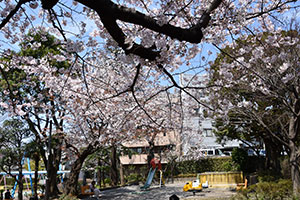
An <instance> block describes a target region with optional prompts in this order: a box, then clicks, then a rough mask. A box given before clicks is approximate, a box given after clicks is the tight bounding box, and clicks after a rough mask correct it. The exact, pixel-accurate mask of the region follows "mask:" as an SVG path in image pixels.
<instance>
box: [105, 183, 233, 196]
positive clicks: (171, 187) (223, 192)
mask: <svg viewBox="0 0 300 200" xmlns="http://www.w3.org/2000/svg"><path fill="white" fill-rule="evenodd" d="M184 184H185V183H174V184H166V185H165V186H163V187H159V186H156V185H153V186H151V187H150V188H149V189H147V190H141V189H140V187H141V186H142V185H132V186H125V187H120V188H116V189H109V190H105V191H102V192H101V194H102V196H101V198H100V199H103V200H104V199H113V200H121V199H122V200H151V199H153V200H154V199H155V200H168V199H169V198H170V196H172V195H173V194H175V195H177V196H178V197H179V198H180V200H198V199H201V200H215V199H226V198H228V199H229V198H230V197H231V196H232V195H234V194H235V192H233V191H230V190H229V189H221V188H207V189H203V191H201V192H198V193H196V194H195V195H193V193H192V192H183V190H182V188H183V186H184Z"/></svg>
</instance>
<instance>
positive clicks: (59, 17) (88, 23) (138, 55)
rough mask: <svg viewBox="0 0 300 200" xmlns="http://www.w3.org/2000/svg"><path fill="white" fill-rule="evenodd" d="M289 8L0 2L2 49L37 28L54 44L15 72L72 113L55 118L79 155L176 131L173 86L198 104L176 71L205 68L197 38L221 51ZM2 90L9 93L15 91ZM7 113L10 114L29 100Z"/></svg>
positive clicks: (282, 2)
mask: <svg viewBox="0 0 300 200" xmlns="http://www.w3.org/2000/svg"><path fill="white" fill-rule="evenodd" d="M295 2H296V1H295V0H266V1H252V0H247V1H230V0H224V1H222V0H202V1H198V0H197V1H192V0H186V1H182V0H176V1H169V0H164V1H158V0H139V1H137V0H135V1H132V0H122V1H111V0H101V1H95V0H84V1H82V0H79V1H58V0H48V1H46V0H41V1H38V0H19V1H14V2H13V1H9V0H7V1H3V2H1V3H0V6H1V8H2V11H1V15H0V21H1V22H0V34H2V35H3V36H4V37H2V38H3V40H1V41H0V45H1V48H2V49H3V52H2V54H4V55H5V54H7V53H8V52H9V51H11V49H13V48H17V47H16V46H15V45H16V44H19V43H20V42H21V41H22V40H23V39H24V34H27V33H28V31H29V32H35V31H39V30H41V29H42V30H44V31H46V32H49V33H51V34H54V35H55V36H56V37H57V38H60V39H61V42H60V45H62V46H63V49H61V52H60V55H57V54H51V53H49V54H47V55H43V58H39V59H31V60H28V63H27V64H26V65H18V67H19V68H22V70H26V72H28V73H29V74H30V73H36V74H39V75H38V76H39V79H40V80H41V81H43V83H44V84H45V88H48V89H49V90H48V91H49V98H50V97H51V98H54V97H57V96H59V97H60V98H59V100H60V102H61V103H62V104H60V105H65V107H64V109H66V110H67V111H68V116H65V113H64V116H61V117H64V118H63V119H64V120H66V121H67V124H68V126H69V127H68V128H67V129H63V130H64V131H65V132H68V134H69V135H68V136H66V143H67V144H71V145H74V146H76V145H78V146H77V147H76V148H79V145H80V146H84V145H83V144H85V146H86V147H88V144H90V143H91V142H92V143H93V142H99V143H100V144H101V143H104V144H110V143H112V142H113V141H114V140H115V139H116V138H117V140H118V141H122V140H125V139H130V138H136V137H138V136H137V135H138V133H137V131H136V128H134V127H142V126H145V127H147V128H155V129H164V128H168V127H170V126H172V125H174V126H175V127H176V126H177V125H178V124H179V123H176V122H178V115H179V114H182V113H180V112H179V111H178V110H179V109H176V103H175V102H176V101H173V100H171V99H173V96H172V89H174V88H178V89H180V90H181V91H182V92H183V93H186V94H188V95H189V96H191V98H192V99H193V100H194V101H196V103H200V104H203V103H202V102H201V101H199V100H198V99H197V97H193V95H192V94H191V93H190V92H189V91H188V89H189V88H190V86H180V84H179V83H178V79H177V75H178V74H179V73H186V72H191V71H193V70H196V71H199V68H201V67H202V66H203V65H206V63H204V64H203V63H200V64H199V65H198V64H197V66H191V64H190V63H191V60H192V59H193V58H195V57H196V56H198V55H200V54H201V52H202V51H203V50H205V49H202V47H203V44H201V41H203V42H206V43H210V44H215V45H216V46H218V45H223V44H227V42H228V41H230V39H228V37H230V36H232V37H234V36H236V35H239V34H243V32H244V31H245V30H248V29H250V30H258V29H267V28H270V27H272V23H271V21H270V19H271V18H277V17H278V15H283V14H284V13H285V12H286V11H290V10H291V9H292V8H293V7H297V6H298V5H297V4H296V3H295ZM34 45H39V43H35V44H34ZM21 58H22V57H15V58H14V62H15V63H20V62H19V61H18V59H21ZM107 58H108V59H107ZM51 59H54V60H57V61H58V62H64V61H66V60H68V63H70V66H68V68H60V69H59V71H57V70H56V69H54V68H53V67H51ZM203 60H204V61H206V58H205V57H204V58H203ZM182 65H184V66H187V68H180V66H182ZM189 66H190V67H189ZM206 66H207V65H206ZM200 70H201V69H200ZM190 89H191V88H190ZM192 89H202V88H201V87H199V88H195V87H193V88H192ZM6 92H7V94H8V95H13V91H12V90H8V91H6ZM3 106H6V107H7V108H8V109H10V110H11V111H12V112H16V110H18V108H25V106H28V107H30V106H32V102H27V104H26V105H25V104H24V103H22V102H14V104H3ZM45 108H46V107H45ZM21 111H22V112H21V113H19V114H22V115H24V114H25V113H26V110H24V109H22V110H21ZM24 112H25V113H24ZM52 116H53V115H52ZM132 119H134V120H132ZM54 123H55V121H54ZM57 124H58V125H59V123H57ZM48 128H49V127H48ZM57 130H60V129H57ZM66 130H68V131H66ZM72 133H73V134H72ZM123 133H124V134H123ZM93 138H97V140H93ZM95 145H96V144H95ZM96 146H97V145H96ZM74 149H75V147H74ZM79 149H80V148H79Z"/></svg>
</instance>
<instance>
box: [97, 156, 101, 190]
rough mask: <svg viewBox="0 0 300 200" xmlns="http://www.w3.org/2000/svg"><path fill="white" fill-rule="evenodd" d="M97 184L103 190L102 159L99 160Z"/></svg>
mask: <svg viewBox="0 0 300 200" xmlns="http://www.w3.org/2000/svg"><path fill="white" fill-rule="evenodd" d="M97 184H98V185H99V186H100V188H101V160H100V158H98V169H97Z"/></svg>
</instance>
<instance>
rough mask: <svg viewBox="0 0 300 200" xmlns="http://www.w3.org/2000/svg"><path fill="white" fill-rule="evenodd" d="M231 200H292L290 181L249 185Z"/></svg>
mask: <svg viewBox="0 0 300 200" xmlns="http://www.w3.org/2000/svg"><path fill="white" fill-rule="evenodd" d="M232 199H251V200H252V199H256V200H277V199H294V197H293V191H292V181H291V180H285V179H284V180H283V179H281V180H278V181H274V182H260V183H257V184H255V185H251V186H250V187H249V188H248V189H247V190H243V191H240V192H239V194H238V195H236V196H234V197H233V198H232Z"/></svg>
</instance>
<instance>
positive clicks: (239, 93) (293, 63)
mask: <svg viewBox="0 0 300 200" xmlns="http://www.w3.org/2000/svg"><path fill="white" fill-rule="evenodd" d="M299 47H300V45H299V32H298V31H296V30H291V31H282V30H277V31H275V32H272V33H266V32H264V33H257V34H254V35H251V36H248V37H244V38H239V39H238V40H237V41H236V42H235V43H234V44H232V45H231V46H229V47H228V48H225V49H223V50H222V51H223V53H222V56H220V57H219V59H218V60H217V63H218V64H217V65H216V66H215V67H214V68H212V69H211V73H212V79H213V80H214V81H213V83H214V84H215V86H216V87H214V89H213V90H212V91H211V103H212V105H214V108H215V114H216V116H218V117H221V118H222V119H223V121H224V124H225V125H226V124H230V117H229V116H230V114H231V115H232V114H235V115H236V116H242V117H243V118H247V119H248V121H249V123H257V124H258V125H259V126H260V127H262V128H263V129H264V131H266V132H267V134H268V136H269V137H271V138H272V139H273V140H274V141H276V142H277V143H279V144H281V145H283V146H285V147H286V148H287V149H288V151H287V152H288V154H289V159H290V160H289V161H290V166H291V177H292V181H293V190H294V193H295V194H298V193H299V189H300V173H299V172H300V171H299V162H300V156H299V145H298V144H299V134H300V129H299V127H300V126H299V125H300V124H299V122H300V121H299V119H300V118H299V117H300V110H299V108H300V105H299V102H300V101H299V66H300V63H299ZM245 123H247V122H245ZM275 127H276V128H275ZM266 145H267V144H266Z"/></svg>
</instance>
